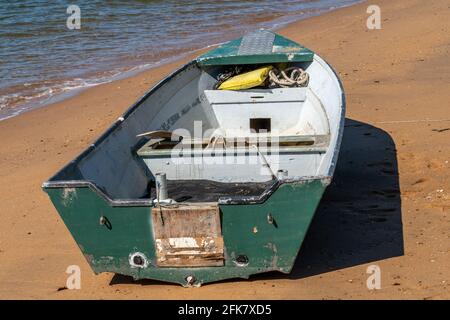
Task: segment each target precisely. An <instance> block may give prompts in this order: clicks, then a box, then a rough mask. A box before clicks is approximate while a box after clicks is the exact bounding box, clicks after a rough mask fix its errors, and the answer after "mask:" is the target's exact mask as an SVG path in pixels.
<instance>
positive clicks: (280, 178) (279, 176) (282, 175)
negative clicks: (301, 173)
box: [277, 170, 288, 180]
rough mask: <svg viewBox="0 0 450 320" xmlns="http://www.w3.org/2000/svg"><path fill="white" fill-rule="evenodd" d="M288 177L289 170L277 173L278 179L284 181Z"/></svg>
mask: <svg viewBox="0 0 450 320" xmlns="http://www.w3.org/2000/svg"><path fill="white" fill-rule="evenodd" d="M287 177H288V171H287V170H278V171H277V179H278V180H283V179H286V178H287Z"/></svg>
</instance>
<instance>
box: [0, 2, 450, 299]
mask: <svg viewBox="0 0 450 320" xmlns="http://www.w3.org/2000/svg"><path fill="white" fill-rule="evenodd" d="M368 4H369V3H367V2H366V3H362V4H359V5H355V6H351V7H348V8H343V9H339V10H336V11H333V12H330V13H328V14H325V15H322V16H318V17H313V18H309V19H306V20H302V21H298V22H295V23H293V24H290V25H289V26H288V27H286V28H283V29H282V30H279V31H277V32H279V33H280V34H282V35H284V36H287V37H289V38H290V39H292V40H294V41H297V42H299V43H301V44H303V45H304V46H306V47H308V48H310V49H312V50H313V51H315V52H317V53H318V54H319V55H321V56H322V57H324V58H325V59H326V60H327V61H328V62H329V63H330V64H331V65H332V66H333V67H334V68H335V69H336V71H337V72H338V73H339V75H340V77H341V79H342V80H343V83H344V87H345V91H346V97H347V115H346V118H347V119H346V125H345V133H344V139H343V145H342V149H341V154H340V159H339V163H338V167H337V170H336V175H335V179H334V181H333V183H332V185H331V186H330V187H329V189H328V190H327V192H326V194H325V197H324V199H323V201H322V203H321V205H320V207H319V209H318V211H317V213H316V217H315V218H314V221H313V224H312V226H311V228H310V230H309V233H308V236H307V238H306V240H305V242H304V244H303V247H302V250H301V251H300V254H299V257H298V259H297V262H296V264H295V267H294V270H293V272H292V273H291V274H290V275H284V274H281V273H270V274H265V275H257V276H253V277H251V278H250V280H229V281H223V282H219V283H213V284H209V285H205V286H203V287H201V288H189V289H186V288H183V287H181V286H178V285H174V284H166V283H162V282H157V281H150V280H148V281H147V280H146V281H137V282H134V281H133V280H132V279H131V278H129V277H124V276H118V275H114V274H101V275H94V274H93V272H92V271H91V269H90V267H89V265H88V264H87V262H86V261H85V259H84V257H83V255H82V254H81V252H80V250H79V249H78V247H77V245H76V243H75V241H74V240H73V239H72V237H71V236H70V233H69V231H68V230H67V229H66V227H65V225H64V223H63V222H62V221H61V219H60V217H59V215H58V214H57V212H56V210H55V209H54V207H53V205H52V204H51V202H50V200H49V198H48V197H47V195H46V194H45V193H44V192H43V191H42V189H41V184H42V182H43V181H45V180H47V179H48V178H49V177H50V176H51V175H52V174H54V173H55V172H56V171H57V170H59V169H60V168H61V167H62V166H63V165H64V164H66V163H67V162H68V161H70V160H71V159H73V158H74V157H75V156H76V155H77V154H79V153H80V152H81V151H82V150H83V149H85V148H86V147H87V146H88V145H89V144H90V143H91V142H92V141H93V140H94V139H96V138H97V137H98V136H99V135H100V134H101V133H102V132H103V131H104V130H106V129H107V128H108V127H109V126H110V124H111V123H112V122H113V121H114V120H115V119H116V118H117V117H119V116H120V115H121V114H122V113H123V112H124V111H125V110H126V109H127V108H128V107H129V106H130V105H131V104H132V103H133V102H134V101H136V100H137V99H138V98H139V97H140V96H142V95H143V94H144V93H145V92H146V91H147V90H148V89H149V88H150V87H151V86H152V85H153V84H155V83H156V82H158V81H159V80H161V79H162V78H164V77H165V76H166V75H167V74H168V73H170V72H171V71H172V70H174V69H176V68H177V67H179V66H181V65H182V64H184V63H185V62H187V61H188V60H190V59H191V58H192V57H189V58H186V59H184V60H181V61H177V62H174V63H170V64H167V65H163V66H161V67H158V68H154V69H151V70H148V71H145V72H143V73H140V74H138V75H136V76H133V77H131V78H126V79H122V80H118V81H114V82H112V83H108V84H104V85H99V86H96V87H93V88H91V89H88V90H85V91H83V92H82V93H80V94H78V95H76V96H74V97H71V98H69V99H67V100H64V101H62V102H59V103H56V104H53V105H49V106H45V107H42V108H38V109H34V110H32V111H29V112H26V113H23V114H21V115H19V116H17V117H13V118H10V119H7V120H4V121H1V122H0V141H1V142H2V146H1V148H0V161H1V166H0V180H1V184H0V200H1V201H0V203H1V204H0V218H1V221H2V223H1V224H0V299H11V298H14V299H80V298H84V299H135V298H139V299H449V298H450V268H449V265H450V231H449V230H450V170H449V169H450V163H449V161H450V143H449V141H450V105H449V103H450V64H449V60H450V52H449V50H450V21H449V19H448V18H449V11H450V6H449V2H448V1H447V0H431V1H421V0H398V1H389V0H378V1H377V2H376V4H377V5H379V6H380V8H381V15H382V29H381V30H368V29H367V27H366V19H367V17H368V14H367V13H366V9H367V6H368ZM69 265H79V266H80V267H81V271H82V288H81V290H61V289H63V288H64V286H65V283H66V279H67V276H68V275H67V274H66V273H65V271H66V268H67V267H68V266H69ZM370 265H377V266H379V267H380V269H381V275H382V282H381V289H380V290H368V288H367V286H366V280H367V278H368V276H369V275H368V274H367V273H366V270H367V267H368V266H370Z"/></svg>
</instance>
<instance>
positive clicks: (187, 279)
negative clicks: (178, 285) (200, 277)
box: [185, 275, 195, 286]
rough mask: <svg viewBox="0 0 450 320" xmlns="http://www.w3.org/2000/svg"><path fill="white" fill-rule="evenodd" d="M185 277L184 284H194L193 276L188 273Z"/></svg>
mask: <svg viewBox="0 0 450 320" xmlns="http://www.w3.org/2000/svg"><path fill="white" fill-rule="evenodd" d="M185 279H186V284H187V285H188V286H192V285H194V283H195V277H194V276H192V275H189V276H187V277H186V278H185Z"/></svg>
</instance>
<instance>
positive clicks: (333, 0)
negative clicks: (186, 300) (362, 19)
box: [0, 0, 359, 119]
mask: <svg viewBox="0 0 450 320" xmlns="http://www.w3.org/2000/svg"><path fill="white" fill-rule="evenodd" d="M356 2H359V1H358V0H278V1H276V2H274V1H267V0H257V1H251V0H250V1H235V0H226V1H213V0H209V1H208V0H197V1H195V0H194V1H183V0H181V1H180V0H178V1H175V0H164V1H163V0H153V1H151V0H127V1H117V0H116V1H108V0H90V1H87V0H85V1H76V4H77V5H78V6H79V7H80V11H81V28H80V29H79V30H76V29H75V30H70V29H68V28H67V26H66V20H67V18H68V17H69V14H68V13H67V12H66V10H67V7H68V6H69V4H73V3H75V2H74V1H48V0H47V1H45V0H25V1H21V0H0V79H1V81H0V119H4V118H7V117H10V116H12V115H15V114H18V113H21V112H23V111H26V110H28V109H30V108H33V107H37V106H40V105H43V104H46V103H48V102H50V101H52V100H51V99H53V97H55V96H57V95H61V94H62V93H67V92H71V91H73V90H75V89H80V88H85V87H88V86H93V85H96V84H99V83H104V82H108V81H111V80H113V79H116V78H117V77H120V76H124V75H127V74H129V73H130V72H136V71H139V70H141V69H144V68H149V67H152V66H155V65H158V64H161V63H164V62H167V61H170V60H174V59H177V58H180V57H181V56H183V55H184V54H187V53H189V52H192V51H195V50H197V49H200V48H204V47H207V46H209V45H214V44H217V43H222V42H224V41H227V40H230V39H233V38H236V37H238V36H241V35H242V34H244V33H245V32H247V31H250V30H254V29H256V28H260V27H265V28H271V29H273V28H277V27H280V26H282V25H284V24H286V23H289V22H291V21H294V20H297V19H299V18H302V17H308V16H311V15H317V14H321V13H323V12H326V11H329V10H332V9H334V8H337V7H342V6H347V5H350V4H353V3H356Z"/></svg>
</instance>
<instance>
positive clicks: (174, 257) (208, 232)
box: [152, 205, 224, 267]
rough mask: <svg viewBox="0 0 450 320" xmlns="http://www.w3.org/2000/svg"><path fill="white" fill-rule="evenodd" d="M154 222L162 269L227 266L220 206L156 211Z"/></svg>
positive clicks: (159, 263) (186, 207)
mask: <svg viewBox="0 0 450 320" xmlns="http://www.w3.org/2000/svg"><path fill="white" fill-rule="evenodd" d="M152 222H153V223H152V224H153V233H154V237H155V245H156V256H157V265H158V266H160V267H187V266H188V267H206V266H222V265H223V259H224V258H223V238H222V232H221V226H220V214H219V207H218V206H217V205H207V206H205V205H201V206H200V205H199V206H192V205H190V206H186V205H184V206H170V207H155V208H153V209H152Z"/></svg>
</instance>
